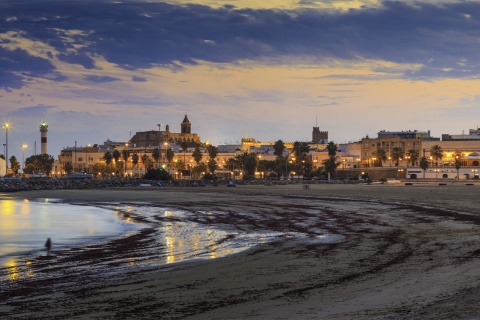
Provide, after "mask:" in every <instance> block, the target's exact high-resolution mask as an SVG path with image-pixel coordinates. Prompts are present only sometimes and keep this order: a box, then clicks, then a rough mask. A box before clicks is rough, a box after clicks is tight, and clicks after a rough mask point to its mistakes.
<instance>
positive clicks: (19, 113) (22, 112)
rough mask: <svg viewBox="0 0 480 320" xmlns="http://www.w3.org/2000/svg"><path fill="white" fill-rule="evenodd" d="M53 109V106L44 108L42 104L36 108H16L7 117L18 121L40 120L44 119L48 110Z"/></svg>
mask: <svg viewBox="0 0 480 320" xmlns="http://www.w3.org/2000/svg"><path fill="white" fill-rule="evenodd" d="M55 108H56V107H55V106H46V105H43V104H39V105H36V106H30V107H23V108H18V109H16V110H15V111H12V112H11V113H9V115H11V116H13V117H17V118H18V119H26V118H27V119H42V117H44V116H45V115H46V114H47V113H48V112H49V110H51V109H55Z"/></svg>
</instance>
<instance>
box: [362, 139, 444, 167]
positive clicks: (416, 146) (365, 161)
mask: <svg viewBox="0 0 480 320" xmlns="http://www.w3.org/2000/svg"><path fill="white" fill-rule="evenodd" d="M425 141H440V139H439V138H432V137H431V136H430V130H429V131H426V132H421V131H417V130H413V131H411V130H409V131H385V130H384V131H380V132H378V136H377V138H375V139H370V138H369V137H368V136H367V137H365V138H363V139H362V140H361V143H362V147H361V148H362V149H361V167H375V166H383V165H389V166H392V159H393V158H392V150H394V148H397V147H398V148H400V149H401V150H403V152H404V153H407V152H408V151H410V150H415V151H417V152H418V153H419V155H421V150H422V143H423V142H425ZM379 149H383V150H385V152H386V155H387V161H388V164H387V163H379V159H377V152H378V150H379ZM408 161H409V159H408V158H406V157H404V158H402V159H401V160H400V163H399V166H406V165H407V162H408Z"/></svg>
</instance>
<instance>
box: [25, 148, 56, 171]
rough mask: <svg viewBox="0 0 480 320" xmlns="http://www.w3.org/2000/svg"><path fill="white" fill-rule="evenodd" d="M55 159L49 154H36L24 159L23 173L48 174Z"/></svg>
mask: <svg viewBox="0 0 480 320" xmlns="http://www.w3.org/2000/svg"><path fill="white" fill-rule="evenodd" d="M54 162H55V159H54V158H53V157H52V156H51V155H49V154H46V153H45V154H38V155H34V156H30V157H28V158H27V159H25V168H24V172H25V173H44V174H47V175H49V174H50V173H51V172H52V168H53V163H54Z"/></svg>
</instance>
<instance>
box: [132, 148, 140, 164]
mask: <svg viewBox="0 0 480 320" xmlns="http://www.w3.org/2000/svg"><path fill="white" fill-rule="evenodd" d="M138 159H139V156H138V153H136V152H134V153H133V154H132V164H133V167H134V168H135V166H136V165H137V164H138Z"/></svg>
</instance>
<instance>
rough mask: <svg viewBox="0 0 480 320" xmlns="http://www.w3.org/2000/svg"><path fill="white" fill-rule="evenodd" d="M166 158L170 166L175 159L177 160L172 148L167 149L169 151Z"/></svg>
mask: <svg viewBox="0 0 480 320" xmlns="http://www.w3.org/2000/svg"><path fill="white" fill-rule="evenodd" d="M165 158H166V159H167V162H168V163H169V164H171V163H172V160H173V158H175V152H173V150H172V148H167V151H166V152H165Z"/></svg>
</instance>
